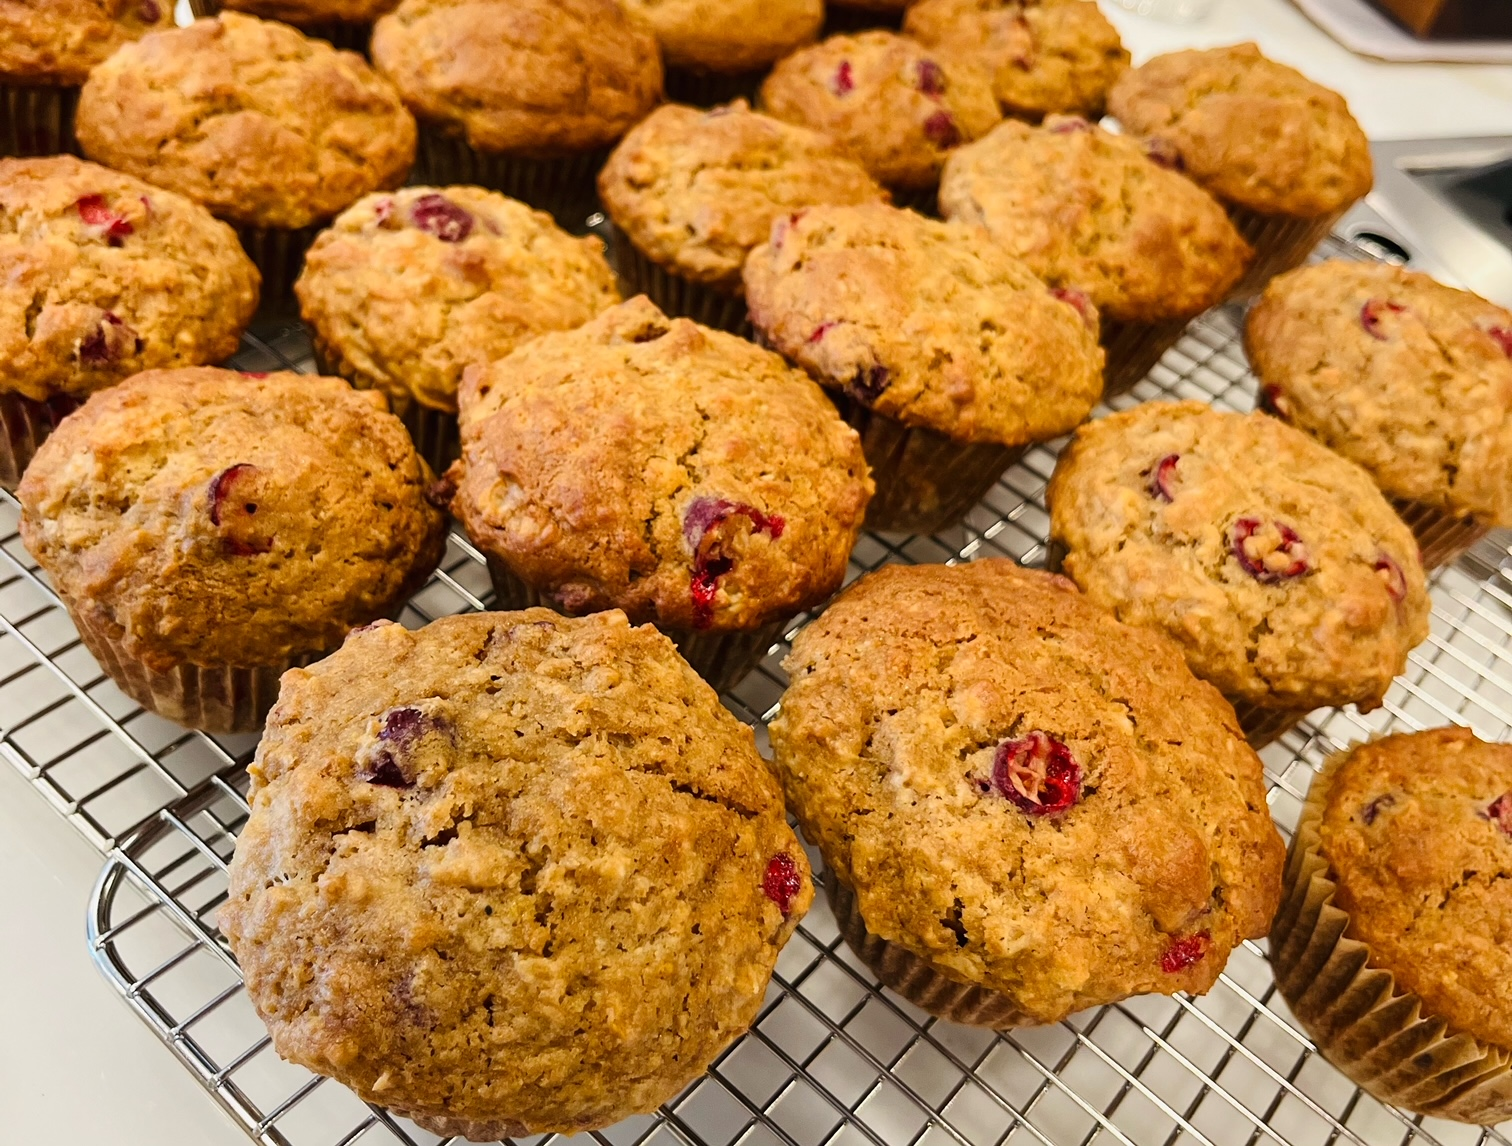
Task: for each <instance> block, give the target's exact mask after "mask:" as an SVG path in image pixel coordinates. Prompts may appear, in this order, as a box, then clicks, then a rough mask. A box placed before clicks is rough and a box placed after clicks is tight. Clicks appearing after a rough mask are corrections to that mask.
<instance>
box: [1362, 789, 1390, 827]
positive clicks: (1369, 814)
mask: <svg viewBox="0 0 1512 1146" xmlns="http://www.w3.org/2000/svg"><path fill="white" fill-rule="evenodd" d="M1395 803H1396V797H1395V796H1393V795H1391V794H1390V793H1389V792H1388V793H1387V794H1386V795H1384V796H1377V797H1376V798H1375V799H1374V800H1372V801H1370V803H1368V804H1366V805H1365V806H1364V807H1363V808H1361V809H1360V820H1361V822H1362V823H1364V825H1365V826H1366V827H1367V828H1368V827H1369V826H1370V825H1371V824H1373V823H1375V822H1376V818H1377V817H1378V816H1380V814H1381V809H1382V808H1389V807H1391V806H1392V805H1393V804H1395Z"/></svg>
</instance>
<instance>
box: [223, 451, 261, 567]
mask: <svg viewBox="0 0 1512 1146" xmlns="http://www.w3.org/2000/svg"><path fill="white" fill-rule="evenodd" d="M261 475H262V471H261V470H260V469H258V468H257V467H256V466H254V465H253V464H252V463H251V462H237V463H236V464H235V465H234V466H229V467H227V468H226V469H223V470H221V472H220V473H218V474H216V475H215V476H214V477H213V478H211V479H210V524H211V525H213V526H215V527H216V528H217V529H219V530H220V531H221V534H222V543H223V544H224V546H225V549H226V552H227V553H229V554H231V556H233V557H251V556H254V555H255V554H258V553H266V552H268V551H269V550H270V549H272V548H273V543H272V542H271V541H270V540H268V539H267V538H266V537H263V536H261V535H260V533H259V531H258V530H257V529H256V528H255V522H254V521H253V519H254V518H255V517H256V516H257V509H258V496H259V494H260V491H261V489H262V480H261Z"/></svg>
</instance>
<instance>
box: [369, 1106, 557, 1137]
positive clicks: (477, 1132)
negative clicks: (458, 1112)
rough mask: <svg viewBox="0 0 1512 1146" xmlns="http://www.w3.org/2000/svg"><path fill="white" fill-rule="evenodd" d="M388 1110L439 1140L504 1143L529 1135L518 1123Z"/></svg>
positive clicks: (396, 1109)
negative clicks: (459, 1139) (452, 1139)
mask: <svg viewBox="0 0 1512 1146" xmlns="http://www.w3.org/2000/svg"><path fill="white" fill-rule="evenodd" d="M390 1109H392V1110H393V1112H394V1113H395V1114H397V1115H399V1116H400V1117H401V1118H408V1119H409V1120H410V1121H411V1122H413V1123H414V1124H415V1125H416V1126H418V1127H420V1129H421V1130H429V1131H430V1132H431V1133H432V1134H434V1135H436V1136H437V1137H440V1138H465V1139H466V1140H467V1141H469V1142H504V1141H506V1140H508V1139H510V1138H523V1137H525V1136H526V1135H528V1134H529V1133H530V1130H529V1128H528V1127H525V1126H523V1125H521V1124H520V1123H518V1122H503V1121H494V1122H490V1121H488V1120H486V1119H478V1118H454V1117H452V1116H451V1115H449V1114H422V1113H420V1112H419V1111H415V1110H400V1109H398V1108H397V1107H391V1108H390Z"/></svg>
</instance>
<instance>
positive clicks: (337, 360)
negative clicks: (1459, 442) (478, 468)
mask: <svg viewBox="0 0 1512 1146" xmlns="http://www.w3.org/2000/svg"><path fill="white" fill-rule="evenodd" d="M312 341H313V343H314V346H313V349H314V351H315V369H316V370H317V371H319V372H320V373H321V374H324V375H325V376H326V377H328V378H344V379H345V380H346V381H348V382H350V383H351V384H352V387H353V389H356V390H374V389H378V387H377V386H376V385H375V384H374V382H373V379H371V378H369V377H368V376H367V375H366V374H364V373H362V371H360V370H358V369H357V368H356V367H355V366H353V365H351V364H350V363H349V362H347V360H346V359H345V358H343V357H342V355H341V351H340V350H339V349H337V348H336V347H335V346H333V345H332V344H330V343H328V342H326V341H325V340H324V339H322V338H321V337H320V336H319V335H318V334H317V335H315V337H314V338H313V339H312ZM388 399H389V406H390V408H391V409H394V413H395V415H396V416H397V417H398V418H399V420H400V421H401V422H403V423H404V428H405V429H406V430H408V431H409V436H410V441H412V442H413V443H414V444H415V452H416V453H417V454H419V455H420V456H421V457H422V458H424V459H425V464H426V465H428V466H430V468H431V470H432V472H434V473H437V474H443V473H445V472H446V467H447V466H449V465H451V464H452V462H454V461H456V460H457V459H458V458H459V457H461V456H462V437H461V433H460V431H459V429H458V427H457V415H456V414H454V413H452V412H451V411H450V410H437V409H435V408H434V407H431V406H426V405H423V404H422V403H420V402H416V401H414V400H413V399H412V400H410V401H409V402H408V403H406V404H405V406H404V408H403V409H402V410H401V409H396V408H395V407H397V406H398V403H397V402H396V401H395V400H394V397H393V395H388Z"/></svg>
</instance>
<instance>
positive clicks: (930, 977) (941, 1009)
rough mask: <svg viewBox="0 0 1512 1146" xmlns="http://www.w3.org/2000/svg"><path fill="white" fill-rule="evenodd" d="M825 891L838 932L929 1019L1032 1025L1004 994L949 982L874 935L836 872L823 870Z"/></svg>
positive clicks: (924, 962)
mask: <svg viewBox="0 0 1512 1146" xmlns="http://www.w3.org/2000/svg"><path fill="white" fill-rule="evenodd" d="M824 887H825V891H826V892H827V893H828V894H829V902H830V909H831V910H832V911H833V912H834V913H835V923H836V924H837V925H838V926H839V928H840V934H841V935H842V936H844V937H845V942H846V943H848V944H849V945H850V949H851V950H852V951H854V952H855V953H856V954H857V955H858V956H859V957H860V959H861V962H863V963H865V964H866V965H867V967H868V968H870V969H871V973H872V974H873V975H875V976H876V977H877V978H878V979H879V980H880V981H881V982H882V984H883V986H886V987H891V988H892V989H893V990H894V991H896V992H897V993H898V994H900V995H902V996H903V997H904V998H905V999H907V1000H908V1001H909V1002H910V1003H912V1004H913V1005H914V1006H916V1007H920V1008H922V1009H923V1010H926V1011H928V1012H929V1013H930V1014H931V1015H938V1016H939V1017H940V1018H942V1019H949V1020H951V1021H952V1022H956V1023H964V1024H965V1025H966V1026H970V1027H991V1028H993V1029H994V1030H1006V1029H1008V1028H1010V1027H1022V1026H1029V1025H1032V1024H1031V1021H1030V1019H1029V1018H1028V1016H1027V1015H1025V1014H1024V1013H1023V1012H1022V1011H1020V1010H1019V1009H1018V1007H1017V1006H1015V1005H1014V1002H1013V1000H1012V999H1011V998H1009V997H1008V996H1007V995H1005V994H1003V993H1001V992H999V991H992V990H989V989H987V988H986V987H980V986H977V985H975V984H972V983H962V982H960V981H958V980H956V979H953V978H950V977H949V976H948V975H947V974H946V973H945V972H944V971H942V970H940V969H938V968H936V967H935V966H934V965H933V964H932V963H930V962H929V961H928V960H927V959H923V958H920V957H919V956H918V955H915V954H914V953H913V952H912V951H909V950H907V949H906V948H903V947H900V946H898V945H897V944H896V943H890V942H888V941H887V940H886V939H882V938H879V937H878V936H876V935H873V934H872V933H871V932H870V931H868V930H867V929H866V921H865V920H864V919H862V918H861V908H860V905H859V903H858V901H857V899H856V893H855V892H854V891H852V890H851V889H850V888H849V887H847V886H846V885H845V884H844V883H842V882H841V881H840V880H839V879H838V878H836V876H835V873H834V872H825V877H824Z"/></svg>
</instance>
